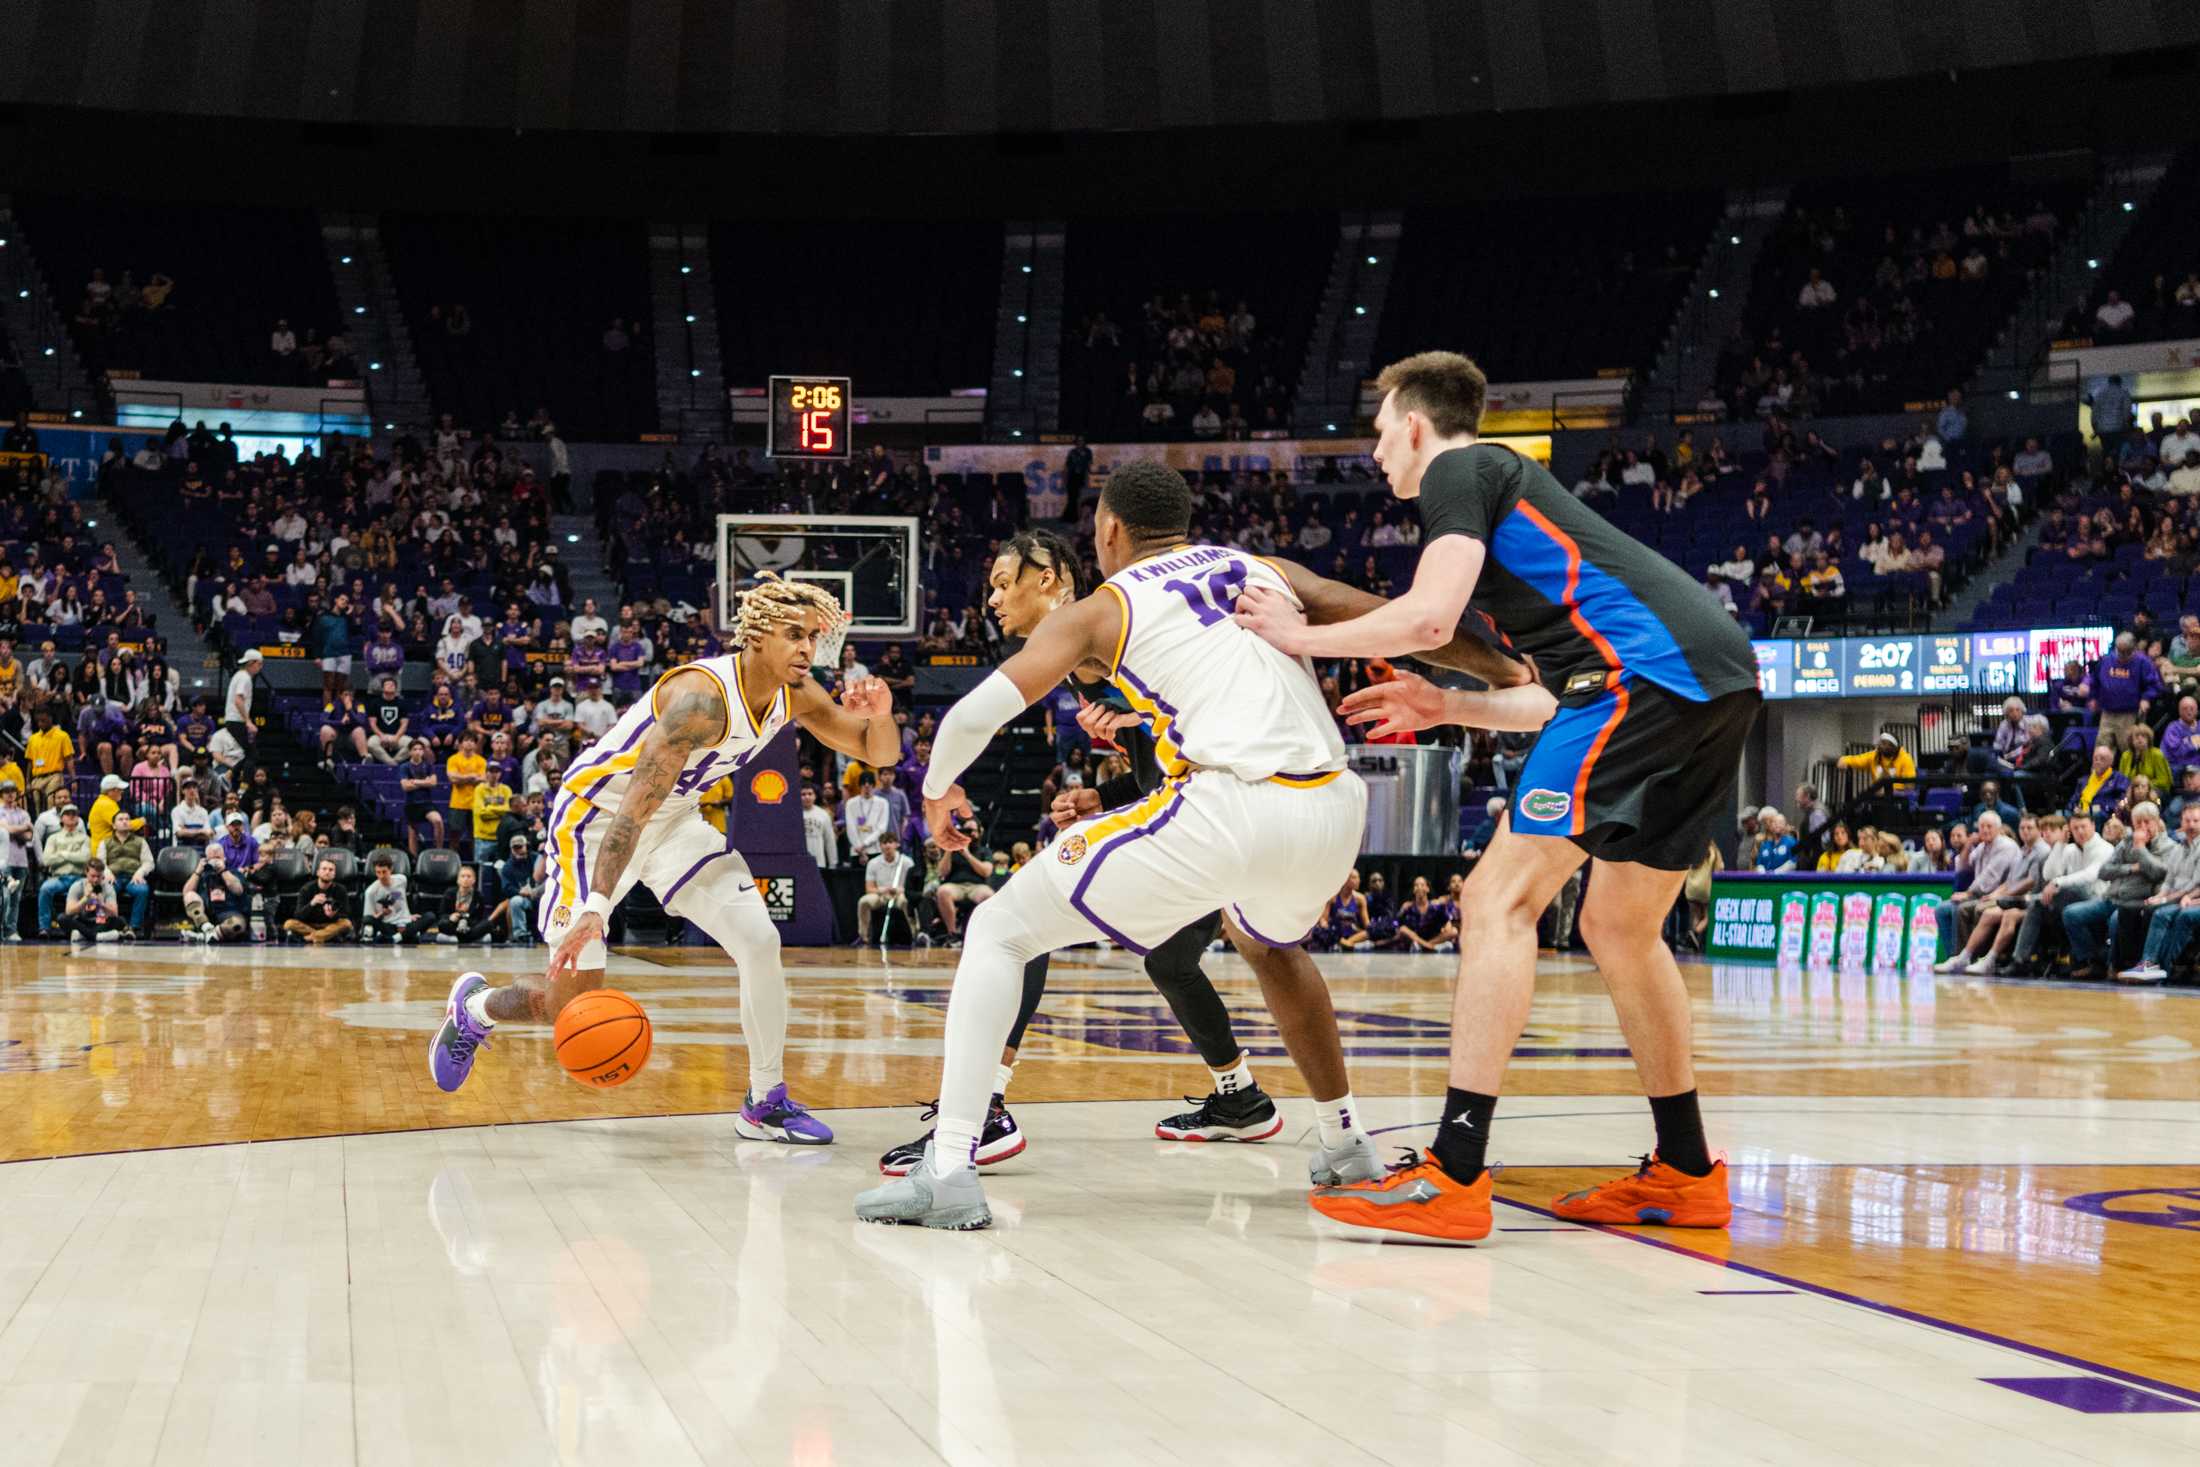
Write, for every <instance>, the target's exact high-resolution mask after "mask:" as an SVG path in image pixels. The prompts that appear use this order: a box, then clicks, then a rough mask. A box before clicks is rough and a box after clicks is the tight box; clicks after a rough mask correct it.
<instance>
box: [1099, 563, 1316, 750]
mask: <svg viewBox="0 0 2200 1467" xmlns="http://www.w3.org/2000/svg"><path fill="white" fill-rule="evenodd" d="M1248 585H1254V586H1260V587H1263V588H1265V589H1269V590H1273V591H1278V592H1281V593H1282V594H1283V595H1285V596H1288V597H1290V598H1291V600H1292V601H1293V602H1294V603H1296V602H1297V600H1298V597H1297V596H1296V595H1295V594H1294V593H1293V592H1292V590H1291V583H1290V582H1289V581H1288V580H1286V579H1285V578H1284V575H1283V572H1281V571H1279V570H1277V569H1276V568H1275V567H1274V566H1272V565H1270V564H1269V563H1268V562H1267V561H1265V560H1262V559H1261V558H1260V557H1259V556H1257V555H1252V554H1249V553H1247V552H1245V551H1242V550H1231V549H1227V548H1225V547H1223V546H1219V545H1185V546H1181V547H1179V548H1177V549H1175V550H1169V551H1164V552H1163V553H1161V554H1160V555H1156V556H1149V557H1147V558H1146V559H1144V560H1142V561H1139V562H1137V563H1136V564H1134V565H1128V566H1125V567H1124V568H1123V569H1122V570H1119V571H1117V572H1116V573H1115V574H1114V575H1112V576H1110V577H1108V579H1107V580H1106V581H1104V582H1103V583H1102V584H1101V589H1102V590H1103V591H1105V592H1108V593H1110V594H1112V595H1114V596H1116V597H1118V598H1119V599H1120V600H1121V601H1122V603H1123V623H1124V625H1123V634H1122V639H1121V641H1120V642H1119V643H1118V645H1117V647H1116V652H1115V666H1114V669H1113V670H1112V672H1111V674H1110V676H1111V677H1112V679H1113V681H1114V683H1115V685H1116V687H1117V688H1119V689H1120V690H1121V691H1122V693H1123V696H1124V697H1125V698H1126V699H1127V700H1129V702H1130V705H1131V707H1132V708H1134V709H1136V710H1137V711H1138V712H1140V713H1142V714H1144V715H1145V716H1146V718H1147V719H1148V720H1149V721H1150V722H1151V723H1152V725H1153V730H1154V742H1155V754H1156V756H1157V757H1158V758H1159V760H1160V763H1161V767H1162V769H1164V770H1165V771H1167V772H1168V773H1170V774H1183V773H1185V772H1186V771H1188V770H1191V769H1226V770H1228V771H1229V772H1230V773H1232V774H1234V775H1236V776H1237V777H1238V778H1239V779H1243V780H1249V781H1257V780H1265V779H1272V778H1275V777H1277V776H1282V777H1284V778H1285V779H1289V778H1290V777H1291V776H1294V775H1301V776H1304V775H1319V774H1330V773H1334V772H1335V771H1337V770H1339V769H1342V768H1344V767H1345V753H1344V740H1343V739H1342V738H1340V737H1339V736H1338V733H1337V725H1336V722H1335V720H1334V719H1332V718H1331V717H1330V714H1329V708H1328V706H1327V705H1326V704H1325V703H1324V702H1323V701H1322V695H1321V686H1320V684H1319V683H1318V682H1317V681H1316V679H1315V676H1314V669H1313V665H1312V664H1311V663H1310V662H1308V661H1306V660H1305V659H1304V658H1294V657H1291V656H1288V655H1286V654H1285V653H1282V652H1279V651H1277V650H1276V649H1275V648H1274V647H1272V646H1270V645H1269V644H1268V643H1267V642H1264V641H1262V640H1261V639H1260V638H1259V637H1258V636H1256V635H1255V634H1254V633H1252V632H1250V631H1248V630H1247V629H1245V628H1244V627H1241V626H1239V625H1238V624H1237V622H1236V621H1235V620H1234V619H1233V616H1232V613H1233V612H1235V611H1236V609H1237V600H1238V595H1239V593H1240V592H1242V591H1243V590H1244V589H1245V587H1247V586H1248Z"/></svg>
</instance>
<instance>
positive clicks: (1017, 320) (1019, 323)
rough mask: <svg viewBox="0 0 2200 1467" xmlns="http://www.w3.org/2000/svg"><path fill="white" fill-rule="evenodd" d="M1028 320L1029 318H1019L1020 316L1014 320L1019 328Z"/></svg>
mask: <svg viewBox="0 0 2200 1467" xmlns="http://www.w3.org/2000/svg"><path fill="white" fill-rule="evenodd" d="M1030 319H1031V318H1030V317H1029V316H1021V315H1020V316H1018V317H1017V318H1016V324H1017V325H1019V326H1021V325H1023V324H1024V323H1025V322H1026V321H1028V320H1030Z"/></svg>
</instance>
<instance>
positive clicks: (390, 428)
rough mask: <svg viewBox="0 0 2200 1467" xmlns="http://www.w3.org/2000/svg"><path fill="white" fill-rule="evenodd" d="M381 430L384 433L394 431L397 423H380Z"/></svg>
mask: <svg viewBox="0 0 2200 1467" xmlns="http://www.w3.org/2000/svg"><path fill="white" fill-rule="evenodd" d="M382 431H383V432H385V433H395V432H396V431H397V425H396V424H395V423H384V424H383V425H382Z"/></svg>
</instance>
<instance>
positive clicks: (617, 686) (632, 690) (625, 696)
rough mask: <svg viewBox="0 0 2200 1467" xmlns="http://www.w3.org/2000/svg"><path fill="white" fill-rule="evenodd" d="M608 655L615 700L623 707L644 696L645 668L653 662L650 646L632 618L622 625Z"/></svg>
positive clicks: (612, 695) (612, 691) (613, 699)
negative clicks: (646, 664)
mask: <svg viewBox="0 0 2200 1467" xmlns="http://www.w3.org/2000/svg"><path fill="white" fill-rule="evenodd" d="M606 655H607V657H608V659H609V661H608V664H607V665H608V666H609V667H610V669H611V701H612V702H614V703H617V704H619V705H621V706H622V707H623V706H625V705H626V704H628V703H630V702H632V701H633V700H634V699H636V698H639V697H640V696H641V695H642V667H643V665H644V664H645V663H646V662H648V660H649V647H648V644H646V643H645V642H643V641H642V630H641V628H640V627H638V626H636V625H635V624H634V621H633V619H632V618H631V617H629V618H628V619H627V620H625V621H622V622H620V623H619V634H618V635H617V636H616V637H614V638H612V641H611V646H610V647H609V648H608V649H607V651H606Z"/></svg>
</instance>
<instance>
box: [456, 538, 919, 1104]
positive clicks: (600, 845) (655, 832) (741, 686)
mask: <svg viewBox="0 0 2200 1467" xmlns="http://www.w3.org/2000/svg"><path fill="white" fill-rule="evenodd" d="M847 625H848V616H847V613H846V612H845V611H843V610H842V609H841V606H840V603H839V602H838V601H836V600H834V599H833V596H832V595H831V593H830V592H828V591H825V590H824V589H823V588H821V587H818V586H815V585H812V584H809V583H807V582H802V581H784V580H781V579H779V578H778V577H777V576H773V575H771V574H770V573H769V572H766V573H765V574H764V575H763V576H762V577H761V578H760V579H759V580H758V581H757V583H756V584H755V585H753V586H751V587H750V588H748V589H747V590H746V591H743V592H742V593H741V596H740V603H739V606H738V608H737V610H736V613H735V617H734V628H733V632H734V640H735V642H736V643H737V644H738V646H739V648H740V650H739V651H737V652H735V653H733V654H732V655H731V656H724V657H706V658H704V659H702V660H701V661H699V662H691V663H688V664H687V665H685V666H683V667H676V668H674V669H673V670H672V671H670V672H668V673H666V674H665V675H664V676H663V677H662V678H660V679H658V681H657V685H656V686H655V687H654V688H652V689H651V690H650V692H649V695H648V696H647V697H645V698H641V699H638V700H636V702H635V703H634V705H633V706H632V707H630V708H628V709H627V710H626V711H625V713H624V714H622V715H621V716H620V718H619V721H618V722H617V723H615V724H613V725H612V726H611V729H610V731H609V732H607V733H606V734H605V735H604V736H603V737H602V738H600V739H598V740H597V741H596V742H595V743H594V744H593V745H591V746H590V747H589V748H588V749H587V751H586V752H584V753H582V754H581V755H580V756H579V757H577V758H576V759H574V761H573V764H572V767H571V768H569V769H568V770H567V771H566V774H565V779H564V782H563V783H562V785H561V786H560V787H559V789H558V793H557V797H556V799H555V801H554V802H553V803H552V805H551V809H550V819H549V834H548V836H547V838H546V840H545V843H544V844H545V847H546V850H545V853H544V854H545V865H544V875H543V884H544V894H543V898H542V901H541V903H540V908H539V909H540V911H541V914H542V915H541V917H540V919H539V924H538V925H539V927H540V930H541V935H542V937H543V940H544V941H546V942H548V943H550V944H551V945H552V952H551V955H550V964H549V968H548V970H547V972H546V975H545V978H544V981H543V983H542V984H541V985H539V986H538V985H534V984H526V983H516V984H512V985H510V986H508V987H501V988H496V987H491V986H490V985H489V982H488V980H487V979H485V978H484V977H482V975H481V974H479V973H465V974H461V975H460V976H459V978H458V981H457V982H456V983H455V984H453V985H452V988H451V996H450V1001H449V1004H448V1006H447V1007H446V1010H445V1015H444V1021H443V1027H442V1028H441V1029H440V1030H438V1031H437V1033H436V1036H435V1042H434V1044H433V1045H432V1046H431V1047H430V1050H429V1058H428V1068H429V1072H430V1073H431V1074H432V1075H433V1076H434V1077H435V1082H436V1084H438V1085H440V1086H441V1087H442V1088H443V1089H445V1090H456V1089H458V1087H459V1086H461V1085H463V1084H465V1083H466V1078H467V1076H468V1075H469V1074H471V1073H472V1071H473V1063H474V1056H475V1054H476V1052H477V1051H478V1050H479V1048H480V1047H481V1045H483V1044H484V1043H486V1042H487V1041H488V1038H489V1034H490V1031H491V1030H492V1029H494V1027H495V1026H496V1025H497V1024H498V1023H499V1022H502V1021H505V1020H526V1021H530V1022H533V1023H538V1024H547V1023H549V1022H551V1021H552V1020H553V1019H555V1018H556V1017H557V1015H558V1012H559V1010H560V1009H562V1008H563V1007H564V1006H565V1004H566V1002H567V1001H568V1000H570V999H571V998H572V997H573V996H574V995H575V994H578V993H584V992H586V991H587V990H589V989H592V988H601V987H602V986H603V976H604V963H605V961H606V950H605V947H604V933H605V927H606V923H607V922H608V920H609V918H610V915H611V911H612V909H613V908H614V907H616V906H617V905H618V904H619V900H620V898H622V897H624V896H625V895H626V893H627V892H628V890H629V889H631V888H632V887H633V885H634V883H635V882H637V881H640V882H643V883H645V884H646V885H647V886H648V887H649V889H650V890H651V891H653V892H655V893H656V894H657V899H658V900H659V901H660V902H662V903H663V904H664V909H665V911H666V912H668V913H670V914H672V915H674V916H677V917H684V918H686V919H687V920H688V921H690V922H693V923H694V924H695V925H696V926H698V927H700V928H702V929H703V930H704V931H705V932H707V933H709V934H710V935H711V937H712V938H713V939H714V940H715V941H716V942H717V943H718V945H719V946H720V947H722V948H724V949H725V951H726V954H727V956H729V957H731V958H732V959H733V960H734V963H735V965H736V967H737V969H738V971H739V975H740V982H741V1032H742V1038H743V1040H744V1041H745V1042H746V1043H747V1045H748V1051H749V1083H748V1094H747V1097H746V1099H745V1103H744V1104H743V1106H742V1109H741V1113H740V1115H739V1116H737V1117H736V1118H735V1120H734V1129H735V1131H737V1132H738V1133H739V1134H741V1135H742V1136H745V1137H747V1138H749V1139H750V1140H756V1141H782V1142H787V1143H790V1144H793V1145H807V1146H821V1145H823V1144H825V1143H826V1142H829V1141H831V1140H832V1139H833V1133H832V1132H831V1131H830V1130H829V1129H827V1128H826V1126H825V1124H824V1123H823V1122H822V1121H820V1120H818V1119H817V1118H816V1117H815V1116H813V1115H811V1114H810V1113H809V1111H807V1110H806V1109H804V1108H803V1107H802V1106H801V1105H799V1104H797V1103H796V1102H795V1101H793V1100H791V1099H789V1098H788V1095H787V1086H786V1076H785V1074H784V1072H783V1069H782V1065H783V1059H784V1054H785V1049H786V1041H787V979H786V972H785V969H784V967H783V966H782V965H781V962H780V957H779V929H778V928H776V927H774V926H773V925H772V921H771V918H770V917H769V916H768V915H767V914H766V912H765V909H764V898H763V896H762V895H761V894H760V893H759V892H758V890H757V885H756V881H755V880H754V878H752V877H751V876H750V874H749V867H748V862H747V861H745V860H744V859H742V857H741V854H740V852H738V851H735V850H733V849H731V848H730V847H729V846H728V845H727V844H726V838H725V836H723V835H721V834H720V833H719V832H718V830H717V829H716V828H715V827H714V826H712V825H711V824H710V823H709V822H708V821H706V820H705V819H703V817H702V814H701V809H700V806H701V802H702V797H703V792H704V791H706V790H708V789H709V788H710V787H711V786H712V785H714V784H716V783H717V782H718V781H719V780H721V779H724V778H726V777H727V776H728V775H731V774H733V773H735V772H736V771H738V770H739V769H740V768H741V767H742V766H743V765H745V764H748V763H750V762H751V761H752V760H754V759H755V758H756V757H757V756H758V755H760V754H761V753H762V752H763V751H764V748H765V746H766V745H768V744H769V743H771V741H772V740H773V739H774V738H775V737H777V736H778V734H779V732H780V730H781V729H783V728H785V727H786V726H787V725H788V724H789V723H798V724H800V725H801V726H802V727H803V728H805V729H807V730H808V731H809V732H810V733H811V735H812V736H814V737H815V738H817V739H818V740H819V741H820V742H822V743H824V744H825V745H826V746H827V747H829V748H832V749H836V750H838V751H839V752H841V753H843V754H846V755H848V756H849V757H851V758H855V759H861V760H862V761H864V762H865V763H867V764H890V763H892V762H894V761H896V760H898V759H899V758H900V757H901V734H900V731H899V730H898V729H896V728H895V726H894V708H893V699H892V697H891V696H890V695H889V693H888V692H887V689H886V685H885V684H884V683H883V682H881V681H879V680H878V679H877V678H868V677H867V678H856V679H852V680H850V681H849V682H848V683H847V685H846V686H844V687H843V688H842V689H841V690H840V701H839V702H838V703H835V702H834V701H833V700H832V698H831V697H829V696H828V695H827V694H826V692H825V690H824V689H823V688H821V687H820V686H818V683H817V679H816V678H814V677H812V676H811V675H810V669H811V667H813V666H814V665H816V664H817V663H818V662H820V661H822V660H825V659H826V658H827V657H828V656H832V657H837V656H838V649H839V646H840V640H841V638H842V636H844V635H845V634H846V630H847Z"/></svg>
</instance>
